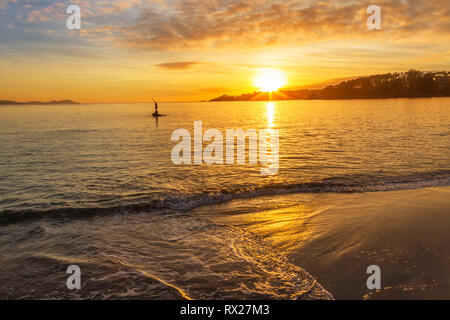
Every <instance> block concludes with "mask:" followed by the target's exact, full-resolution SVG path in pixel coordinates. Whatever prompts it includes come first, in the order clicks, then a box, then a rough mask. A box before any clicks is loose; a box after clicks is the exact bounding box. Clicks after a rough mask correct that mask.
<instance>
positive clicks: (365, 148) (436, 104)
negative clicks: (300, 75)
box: [0, 98, 450, 299]
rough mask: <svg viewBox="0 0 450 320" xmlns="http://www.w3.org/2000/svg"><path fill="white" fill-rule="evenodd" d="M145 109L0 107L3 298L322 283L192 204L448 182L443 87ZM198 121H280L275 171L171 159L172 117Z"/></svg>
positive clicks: (265, 291)
mask: <svg viewBox="0 0 450 320" xmlns="http://www.w3.org/2000/svg"><path fill="white" fill-rule="evenodd" d="M152 108H153V107H152V105H151V104H102V105H101V104H81V105H65V106H63V105H61V106H60V105H52V106H42V105H41V106H1V107H0V145H1V148H2V152H1V153H0V224H1V225H0V229H1V234H0V261H1V267H0V282H2V286H1V288H0V297H3V298H61V297H73V298H93V299H96V298H99V299H101V298H163V299H164V298H238V299H240V298H249V299H250V298H280V299H296V298H312V299H315V298H319V299H324V298H325V299H326V298H331V297H332V293H329V292H328V291H327V290H326V288H323V287H322V286H321V285H320V284H319V283H318V282H317V281H316V280H315V279H314V278H313V277H312V276H311V275H310V274H309V273H308V272H307V270H304V269H303V268H302V266H301V265H297V264H294V263H293V262H292V261H290V260H289V259H288V258H287V257H285V256H283V255H280V254H279V252H277V250H275V249H274V248H271V246H270V244H268V243H266V242H265V240H264V239H263V238H262V237H259V236H258V235H257V234H254V233H251V232H249V231H248V230H245V229H243V228H239V227H233V226H225V225H220V224H216V223H213V222H211V221H210V220H208V219H203V218H201V217H198V216H195V215H191V214H190V213H191V210H192V209H195V208H198V207H200V206H208V205H214V204H220V203H224V202H227V201H230V200H233V199H247V198H248V199H249V200H250V199H254V198H255V197H256V198H257V197H260V196H272V195H278V194H304V193H308V194H309V193H330V192H333V193H359V192H366V191H379V192H383V191H390V190H405V189H416V188H424V187H432V186H449V185H450V160H449V159H450V112H449V110H450V99H449V98H431V99H387V100H340V101H273V102H215V103H206V102H204V103H161V104H160V108H159V109H160V112H161V113H163V114H167V116H166V117H161V118H159V119H155V118H153V117H152V116H151V113H152V112H153V110H152ZM199 120H201V121H202V122H203V130H207V129H210V128H216V129H219V130H221V131H222V132H223V133H225V131H226V129H238V128H240V129H256V130H258V129H278V130H279V135H280V136H279V172H278V174H276V175H272V176H264V175H261V173H260V169H261V167H262V165H261V164H256V165H250V164H245V165H205V164H202V165H194V164H193V165H175V164H173V163H172V160H171V151H172V148H173V147H174V146H175V144H176V142H172V141H171V134H172V132H173V131H174V130H176V129H179V128H184V129H187V130H189V131H190V132H191V133H193V125H194V121H199ZM287 202H288V203H284V202H283V201H281V202H280V201H265V202H264V203H262V204H259V205H258V210H262V209H274V208H277V207H282V206H287V205H292V203H290V202H289V201H287ZM206 208H207V207H206ZM211 210H212V209H211ZM246 210H251V207H250V206H249V207H248V208H247V209H246ZM70 264H78V265H80V266H81V267H82V270H83V272H84V273H83V274H84V275H85V278H86V279H89V281H87V282H86V283H85V284H84V287H83V290H81V291H79V292H71V291H68V290H67V289H66V287H65V279H66V277H67V274H66V273H65V268H66V267H67V266H68V265H70Z"/></svg>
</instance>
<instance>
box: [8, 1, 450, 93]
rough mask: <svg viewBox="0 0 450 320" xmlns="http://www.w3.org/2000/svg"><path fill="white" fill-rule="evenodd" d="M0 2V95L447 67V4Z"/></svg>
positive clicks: (186, 89)
mask: <svg viewBox="0 0 450 320" xmlns="http://www.w3.org/2000/svg"><path fill="white" fill-rule="evenodd" d="M71 3H77V4H79V5H80V8H81V12H82V16H81V19H82V20H81V21H82V28H81V30H79V31H78V30H67V29H66V27H65V20H66V18H67V17H68V15H67V14H65V5H64V4H63V3H61V2H57V1H54V2H52V1H50V2H49V1H44V0H42V1H41V0H38V1H34V2H29V1H26V0H0V17H1V19H0V30H1V33H0V56H1V59H0V68H1V70H2V72H1V74H0V88H1V89H0V90H1V91H0V99H1V100H16V101H29V100H50V99H72V100H75V101H79V102H146V101H151V99H152V98H153V97H155V98H157V99H159V100H161V101H187V100H209V99H212V98H214V97H217V96H219V95H221V94H224V93H228V94H238V93H243V92H252V91H253V90H256V89H257V88H255V85H254V83H253V78H254V76H255V74H257V73H258V72H259V70H260V69H262V68H275V69H278V70H280V71H282V72H284V74H285V75H286V78H287V84H286V87H288V88H296V87H304V86H308V85H313V84H317V83H322V82H327V83H328V81H329V80H332V79H342V78H347V77H352V76H359V75H369V74H374V73H385V72H396V71H407V70H408V69H410V68H415V69H420V70H424V71H427V70H429V71H433V70H436V71H437V70H448V69H450V68H449V66H450V58H449V57H450V45H449V43H450V42H449V40H450V38H449V31H450V24H449V17H448V12H449V10H450V2H448V1H438V0H430V1H415V0H414V1H413V0H411V1H403V0H402V1H400V0H390V1H388V0H382V1H377V4H378V5H379V6H380V7H381V12H382V15H381V17H382V30H372V31H370V30H368V29H367V26H366V19H367V17H368V14H367V13H366V8H367V5H368V4H367V2H365V1H335V2H322V1H289V2H286V1H273V0H271V1H269V0H267V1H266V0H258V1H245V2H244V1H239V0H227V1H225V0H223V1H220V0H217V1H195V0H191V1H183V0H174V1H170V2H169V1H162V0H158V1H143V0H142V1H141V0H130V1H125V0H116V1H112V0H104V1H95V2H93V1H84V0H83V1H72V2H71Z"/></svg>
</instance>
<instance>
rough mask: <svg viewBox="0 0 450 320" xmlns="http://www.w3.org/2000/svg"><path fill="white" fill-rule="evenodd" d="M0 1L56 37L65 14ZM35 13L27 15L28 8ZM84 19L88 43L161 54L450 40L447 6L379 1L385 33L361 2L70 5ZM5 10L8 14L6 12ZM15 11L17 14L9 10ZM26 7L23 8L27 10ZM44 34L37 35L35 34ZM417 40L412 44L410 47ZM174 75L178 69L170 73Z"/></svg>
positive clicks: (114, 1)
mask: <svg viewBox="0 0 450 320" xmlns="http://www.w3.org/2000/svg"><path fill="white" fill-rule="evenodd" d="M19 1H20V0H0V8H2V7H3V8H7V7H9V8H10V10H12V9H11V8H13V7H17V8H16V9H17V13H16V15H13V16H15V19H16V20H15V21H17V20H18V18H17V14H19V13H20V14H21V15H22V13H23V17H24V19H26V21H28V22H30V23H41V24H43V25H47V26H48V28H55V27H56V26H55V23H53V24H52V23H51V22H52V21H55V19H58V23H57V26H58V27H59V28H60V29H58V30H59V32H61V33H62V32H64V31H65V30H64V28H63V27H62V26H63V25H64V24H63V21H64V18H65V12H64V10H65V7H64V6H63V5H62V4H61V3H60V2H55V3H53V4H50V5H49V3H48V1H44V0H36V1H33V2H29V1H23V2H22V1H20V3H22V5H20V4H19ZM31 3H32V4H33V7H32V8H30V7H29V6H30V4H31ZM73 3H76V4H79V5H80V7H81V12H82V23H83V29H82V32H81V35H82V37H83V38H84V39H87V40H89V41H91V42H98V41H105V42H109V43H112V44H114V45H117V46H122V47H128V48H135V49H143V50H158V51H176V50H189V51H192V50H194V51H199V50H208V49H222V48H226V47H228V48H234V49H236V48H238V49H247V48H265V47H272V46H280V47H283V46H295V45H300V44H304V43H307V42H317V41H326V40H348V39H373V38H376V37H377V36H381V37H383V39H384V40H391V39H393V40H402V41H403V40H411V41H418V40H416V39H417V38H418V37H421V40H428V41H430V42H432V41H435V40H439V39H442V38H443V36H446V35H447V36H448V34H449V33H450V23H449V20H448V14H449V12H450V1H442V0H427V1H425V0H377V1H376V4H377V5H379V6H380V7H381V14H382V17H381V20H382V22H381V23H382V28H383V30H382V31H369V30H367V27H366V19H367V13H366V9H367V6H368V5H369V3H368V2H367V1H365V0H342V1H338V0H336V1H323V0H308V1H306V0H293V1H284V0H283V1H281V0H245V1H244V0H209V1H205V0H150V1H143V0H101V1H87V0H73ZM7 4H10V6H7ZM13 4H14V6H13ZM25 6H28V8H25ZM40 29H42V28H40ZM415 38H416V39H415ZM175 68H176V67H175Z"/></svg>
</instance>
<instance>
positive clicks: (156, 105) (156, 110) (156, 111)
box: [153, 99, 158, 115]
mask: <svg viewBox="0 0 450 320" xmlns="http://www.w3.org/2000/svg"><path fill="white" fill-rule="evenodd" d="M153 101H155V115H158V103H157V102H156V100H155V99H153Z"/></svg>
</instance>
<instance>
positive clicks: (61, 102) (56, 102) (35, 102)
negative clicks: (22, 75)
mask: <svg viewBox="0 0 450 320" xmlns="http://www.w3.org/2000/svg"><path fill="white" fill-rule="evenodd" d="M0 104H11V105H15V104H19V105H23V104H79V102H75V101H72V100H52V101H47V102H42V101H30V102H17V101H10V100H0Z"/></svg>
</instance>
